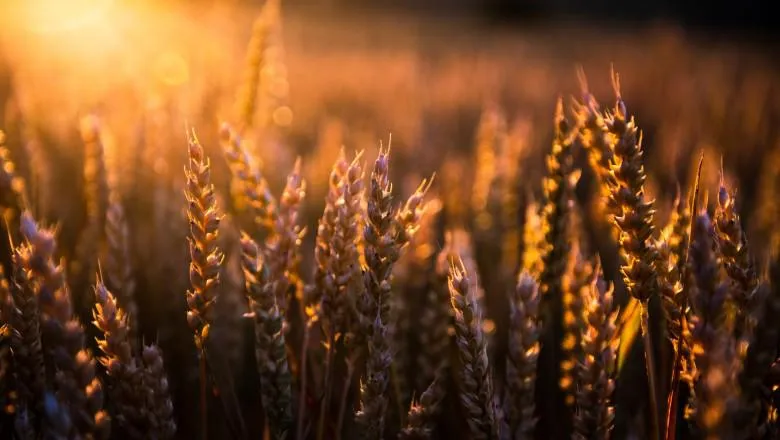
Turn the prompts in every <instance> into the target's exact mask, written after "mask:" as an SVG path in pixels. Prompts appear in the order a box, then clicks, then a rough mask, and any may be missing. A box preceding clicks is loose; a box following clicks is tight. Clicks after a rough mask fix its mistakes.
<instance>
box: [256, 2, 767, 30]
mask: <svg viewBox="0 0 780 440" xmlns="http://www.w3.org/2000/svg"><path fill="white" fill-rule="evenodd" d="M254 1H256V2H257V3H262V1H258V0H254ZM285 4H286V6H288V7H295V6H301V5H307V6H312V5H316V6H320V7H322V6H324V7H326V8H329V7H335V8H345V9H388V10H398V9H402V10H411V11H415V12H420V13H425V14H433V15H437V16H441V17H446V16H448V15H461V16H462V15H469V16H471V17H472V18H478V19H484V20H489V21H491V22H493V23H506V24H507V25H518V24H543V23H546V22H550V21H562V20H565V21H575V22H583V21H584V22H590V23H594V24H602V25H605V26H621V27H622V26H635V25H641V24H651V23H656V22H662V23H670V24H677V25H681V26H683V27H685V28H686V29H692V30H703V31H713V32H719V33H721V32H723V33H730V34H735V33H736V34H744V35H755V36H762V35H763V36H777V35H780V26H778V25H777V21H778V19H777V15H776V14H775V13H774V7H773V6H772V2H771V1H769V0H735V1H725V0H712V1H707V0H639V1H631V0H287V1H286V2H285Z"/></svg>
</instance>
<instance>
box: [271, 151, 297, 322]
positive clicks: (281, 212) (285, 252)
mask: <svg viewBox="0 0 780 440" xmlns="http://www.w3.org/2000/svg"><path fill="white" fill-rule="evenodd" d="M305 196H306V181H304V180H303V177H302V176H301V159H300V158H298V160H296V162H295V166H294V168H293V170H292V172H291V173H290V175H289V176H287V184H286V185H285V187H284V191H283V192H282V197H281V199H280V202H279V208H278V215H276V216H275V217H274V224H273V235H272V236H271V237H270V238H269V239H268V240H266V251H265V253H266V256H267V262H266V264H267V265H268V269H269V274H270V275H269V276H270V277H271V280H270V282H271V284H272V285H273V289H274V296H275V297H276V301H277V304H278V305H279V309H280V311H281V313H282V316H284V315H285V312H286V310H287V308H288V306H289V304H290V302H291V301H292V298H293V296H294V295H301V294H302V292H297V290H293V291H291V289H290V288H291V287H293V288H295V289H297V287H298V286H297V285H298V284H299V281H300V274H299V273H298V265H299V263H300V259H301V255H300V246H301V240H302V239H303V236H304V234H305V233H306V231H305V229H304V228H303V227H302V226H301V225H300V218H299V216H300V211H301V209H302V204H303V202H304V197H305ZM298 299H299V300H302V299H303V297H302V296H300V297H299V298H298Z"/></svg>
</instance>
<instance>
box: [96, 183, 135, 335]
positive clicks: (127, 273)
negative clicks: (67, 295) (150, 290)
mask: <svg viewBox="0 0 780 440" xmlns="http://www.w3.org/2000/svg"><path fill="white" fill-rule="evenodd" d="M105 235H106V249H105V257H104V259H103V261H104V264H103V270H104V273H105V276H106V284H107V285H108V286H109V287H110V288H111V289H112V290H111V291H112V292H114V294H115V296H116V299H117V301H118V303H119V305H120V307H122V309H123V310H124V311H125V312H126V313H127V319H128V321H129V322H130V323H131V324H130V340H131V343H132V344H133V345H135V343H136V342H135V341H136V339H137V338H136V334H137V329H135V328H134V327H135V326H136V325H137V324H135V323H136V322H137V319H138V304H137V303H136V299H135V277H134V276H133V266H132V262H131V261H130V230H129V228H128V225H127V219H126V218H125V210H124V208H123V207H122V204H121V203H120V202H119V200H117V195H116V194H114V195H112V197H111V200H110V201H109V204H108V210H107V211H106V231H105Z"/></svg>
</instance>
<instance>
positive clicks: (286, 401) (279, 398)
mask: <svg viewBox="0 0 780 440" xmlns="http://www.w3.org/2000/svg"><path fill="white" fill-rule="evenodd" d="M241 248H242V267H243V271H244V278H245V280H246V294H247V297H248V299H249V307H250V310H251V312H252V314H253V316H254V321H255V336H256V340H255V357H256V358H257V366H258V372H259V373H260V393H261V397H262V400H263V408H264V409H265V411H266V415H267V420H268V423H269V424H270V426H271V434H272V436H273V438H274V439H285V438H288V436H289V435H290V434H291V431H292V424H293V410H292V375H291V374H290V369H289V365H288V363H287V351H286V347H285V337H284V331H283V326H284V318H283V315H282V314H281V310H280V309H279V306H278V305H277V297H276V288H275V284H274V283H275V282H278V280H276V281H275V280H273V279H272V275H271V271H270V268H269V267H267V266H265V265H264V264H263V262H262V261H261V257H260V252H259V249H258V246H257V244H256V243H255V242H253V241H252V239H251V238H249V236H247V235H246V234H243V235H242V237H241Z"/></svg>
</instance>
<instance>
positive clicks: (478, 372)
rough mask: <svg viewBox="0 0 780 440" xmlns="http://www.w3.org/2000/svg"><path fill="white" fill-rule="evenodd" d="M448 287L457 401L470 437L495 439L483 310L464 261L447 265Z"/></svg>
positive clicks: (496, 427)
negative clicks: (455, 349) (456, 365)
mask: <svg viewBox="0 0 780 440" xmlns="http://www.w3.org/2000/svg"><path fill="white" fill-rule="evenodd" d="M449 289H450V298H451V302H452V309H453V311H454V313H455V341H456V345H457V347H458V358H459V359H460V365H459V376H460V383H461V390H460V402H461V405H462V406H463V409H464V410H465V412H466V422H467V423H468V426H469V430H470V433H471V438H473V439H496V438H498V423H497V419H496V410H495V407H494V402H493V381H492V378H491V374H490V365H489V363H488V356H487V341H486V340H485V334H484V333H483V331H482V310H481V308H480V306H479V303H478V302H477V298H476V289H475V285H474V284H472V282H471V279H470V278H469V273H467V271H466V266H465V265H464V263H463V260H460V259H459V260H458V261H457V262H455V261H454V262H453V263H452V265H451V266H450V277H449Z"/></svg>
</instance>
